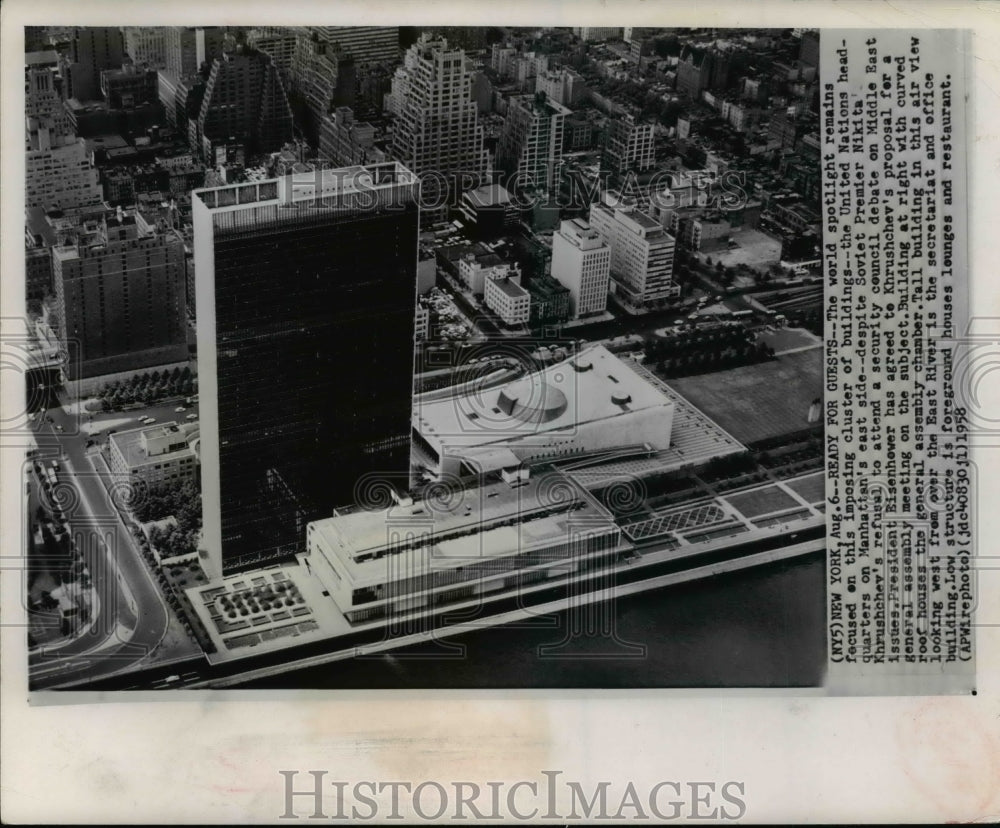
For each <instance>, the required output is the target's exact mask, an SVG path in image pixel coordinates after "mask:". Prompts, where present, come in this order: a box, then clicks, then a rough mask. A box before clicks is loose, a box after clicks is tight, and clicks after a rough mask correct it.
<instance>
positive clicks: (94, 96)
mask: <svg viewBox="0 0 1000 828" xmlns="http://www.w3.org/2000/svg"><path fill="white" fill-rule="evenodd" d="M124 46H125V44H124V42H123V41H122V33H121V29H118V28H114V27H110V26H81V27H80V28H78V29H76V31H75V33H74V36H73V52H72V63H71V64H70V66H69V78H68V80H69V83H68V88H67V90H66V97H67V98H76V99H77V100H78V101H96V100H98V99H99V98H100V97H101V71H102V70H104V69H119V68H121V65H122V61H123V60H124V59H125V48H124Z"/></svg>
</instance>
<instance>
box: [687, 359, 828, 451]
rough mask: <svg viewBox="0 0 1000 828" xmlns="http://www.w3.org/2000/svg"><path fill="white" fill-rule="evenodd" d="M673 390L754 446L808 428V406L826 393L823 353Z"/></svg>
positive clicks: (691, 381) (698, 379)
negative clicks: (759, 442)
mask: <svg viewBox="0 0 1000 828" xmlns="http://www.w3.org/2000/svg"><path fill="white" fill-rule="evenodd" d="M670 384H671V386H672V387H673V388H675V389H676V390H677V391H678V392H679V393H680V394H681V395H683V396H684V397H685V398H687V399H688V400H690V401H691V402H692V403H693V404H694V405H695V406H696V407H697V408H699V409H701V410H702V411H704V412H705V414H707V415H708V416H709V417H711V418H712V419H713V420H714V421H715V422H716V423H718V424H719V425H720V426H722V428H724V429H725V430H726V431H728V432H729V433H730V434H732V435H733V437H735V438H736V439H737V440H739V441H740V442H742V443H753V442H756V441H758V440H765V439H768V438H771V437H777V436H779V435H781V434H788V433H792V432H796V431H801V430H802V429H805V428H808V427H809V425H810V424H809V422H808V419H807V417H808V413H809V406H810V404H811V403H812V401H813V400H815V399H817V398H819V397H821V396H822V393H823V349H822V348H813V349H811V350H808V351H800V352H798V353H795V354H785V355H784V356H779V357H777V358H775V359H772V360H768V361H767V362H760V363H757V364H755V365H744V366H741V367H740V368H734V369H730V370H726V371H717V372H714V373H711V374H699V375H697V376H687V377H678V378H676V379H672V380H671V381H670Z"/></svg>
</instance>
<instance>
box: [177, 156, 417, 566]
mask: <svg viewBox="0 0 1000 828" xmlns="http://www.w3.org/2000/svg"><path fill="white" fill-rule="evenodd" d="M418 187H419V183H418V181H417V179H416V177H415V176H414V175H413V174H412V173H411V172H410V171H409V170H407V169H406V168H405V167H403V166H402V165H400V164H397V163H386V164H376V165H370V166H366V167H360V166H357V167H348V168H344V169H340V170H326V171H323V172H322V173H308V174H296V175H294V176H286V177H284V178H279V179H275V180H268V181H262V182H255V183H247V184H236V185H232V186H226V187H218V188H212V189H205V190H197V191H195V193H194V197H193V199H192V200H193V218H194V240H195V254H194V257H195V273H196V280H197V289H196V295H197V302H198V365H199V392H200V395H201V405H200V409H201V428H202V448H201V465H202V489H203V500H204V508H205V521H204V525H205V545H206V548H207V550H208V553H209V561H207V562H206V563H207V564H208V566H209V568H210V569H211V570H214V572H213V573H212V574H214V575H217V574H218V573H219V571H220V570H225V571H232V570H235V569H239V568H242V567H243V566H249V565H251V564H253V563H256V562H260V561H263V560H268V559H273V558H280V557H283V556H285V555H291V554H293V553H294V552H295V551H296V550H297V549H298V548H299V546H300V545H301V544H302V543H304V540H305V525H306V522H307V521H309V520H314V519H316V518H317V517H318V516H323V515H330V514H331V513H332V510H333V508H335V507H337V506H344V505H347V504H349V503H351V502H353V500H354V497H355V486H356V484H357V482H358V480H359V479H360V478H362V477H363V476H364V475H366V474H370V473H375V472H380V471H393V470H400V471H405V470H406V469H407V466H408V458H409V433H410V411H411V401H412V389H413V379H412V371H413V318H414V306H415V292H416V267H417V236H418V227H419V208H418V204H417V196H418Z"/></svg>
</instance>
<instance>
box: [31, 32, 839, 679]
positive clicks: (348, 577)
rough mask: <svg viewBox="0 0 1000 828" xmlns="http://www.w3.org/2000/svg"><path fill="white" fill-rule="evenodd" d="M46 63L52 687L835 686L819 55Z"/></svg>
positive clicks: (419, 36)
mask: <svg viewBox="0 0 1000 828" xmlns="http://www.w3.org/2000/svg"><path fill="white" fill-rule="evenodd" d="M24 37H25V47H24V48H25V75H24V89H25V170H26V180H25V212H24V239H25V304H26V307H25V313H26V319H27V323H28V335H27V338H26V341H25V342H24V344H23V348H24V371H25V376H26V405H25V411H24V424H23V429H22V431H23V433H24V435H25V437H26V450H25V456H24V463H23V480H22V482H23V489H22V495H23V509H22V519H23V530H22V532H21V535H22V544H23V549H22V554H23V555H24V558H25V563H24V566H23V581H24V583H23V594H24V605H25V612H26V613H27V630H26V635H27V644H28V664H27V671H28V680H29V687H30V689H31V690H32V691H81V690H87V691H97V690H100V691H112V690H115V691H138V690H171V691H178V690H213V689H230V688H235V689H244V690H254V689H259V690H291V689H312V690H340V689H354V690H357V689H397V688H398V689H424V688H440V689H445V688H482V689H488V688H506V689H522V688H523V689H528V688H784V687H787V688H802V687H819V686H822V685H823V682H824V677H825V674H826V668H827V630H826V602H827V586H826V584H827V576H826V532H827V529H826V515H825V509H826V475H825V463H824V445H823V439H824V431H823V429H824V425H823V419H824V418H823V411H824V402H823V369H824V359H823V357H824V351H823V321H824V314H823V288H824V282H823V275H822V267H821V265H822V261H821V254H820V250H821V218H820V185H821V165H820V138H819V130H820V123H819V108H820V84H819V55H820V35H819V33H818V32H817V31H814V30H809V29H791V28H786V29H764V28H755V29H753V28H748V29H712V28H702V29H683V28H666V27H664V28H656V27H647V28H638V27H631V28H630V27H623V28H586V27H582V28H556V27H545V28H527V27H499V26H498V27H472V26H433V27H419V26H399V27H375V26H371V27H367V26H341V27H337V26H296V27H252V26H245V27H233V26H218V27H205V26H202V27H197V26H173V27H166V26H147V27H142V26H140V27H121V28H115V27H56V26H35V27H31V26H29V27H26V28H25V31H24ZM18 456H20V450H18Z"/></svg>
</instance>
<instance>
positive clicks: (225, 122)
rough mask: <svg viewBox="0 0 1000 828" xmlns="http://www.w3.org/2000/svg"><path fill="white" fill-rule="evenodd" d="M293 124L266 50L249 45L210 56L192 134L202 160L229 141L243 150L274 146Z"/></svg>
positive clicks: (267, 149) (248, 152)
mask: <svg viewBox="0 0 1000 828" xmlns="http://www.w3.org/2000/svg"><path fill="white" fill-rule="evenodd" d="M292 128H293V123H292V110H291V107H290V106H289V105H288V98H287V97H286V95H285V89H284V86H283V85H282V83H281V78H280V77H279V76H278V70H277V69H276V68H275V66H274V63H273V62H272V61H271V59H270V58H269V57H268V56H267V55H265V54H264V53H263V52H256V51H253V50H252V49H251V50H246V51H242V52H237V53H233V54H229V53H226V54H223V55H222V57H220V58H216V59H215V61H214V62H213V63H212V72H211V74H210V75H209V76H208V83H207V85H206V87H205V97H204V98H203V100H202V102H201V111H200V112H199V113H198V119H197V128H196V130H195V136H194V137H195V142H196V145H197V147H196V148H197V150H198V151H199V152H200V153H201V154H202V157H203V158H204V159H205V160H206V161H208V162H209V163H212V162H214V161H215V160H216V159H217V154H218V152H219V150H220V149H224V148H228V147H232V146H234V145H236V146H239V147H240V148H242V150H243V151H244V152H245V153H246V155H247V156H254V155H258V154H260V153H266V152H274V151H276V150H279V149H281V147H282V145H284V144H285V143H286V142H288V141H291V140H292V137H293V132H292Z"/></svg>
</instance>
